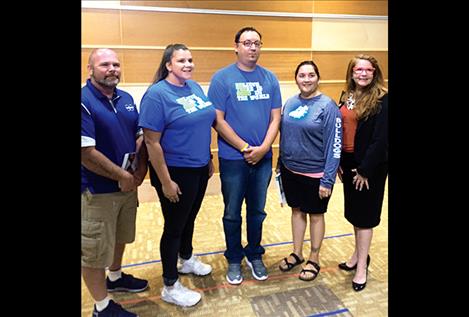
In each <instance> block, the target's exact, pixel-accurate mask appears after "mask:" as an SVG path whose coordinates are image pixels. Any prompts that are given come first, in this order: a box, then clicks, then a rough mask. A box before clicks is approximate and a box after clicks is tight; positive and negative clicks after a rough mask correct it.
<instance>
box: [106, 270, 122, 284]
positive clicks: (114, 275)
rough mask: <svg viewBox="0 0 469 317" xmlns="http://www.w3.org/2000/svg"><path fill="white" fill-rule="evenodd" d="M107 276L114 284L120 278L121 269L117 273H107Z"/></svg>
mask: <svg viewBox="0 0 469 317" xmlns="http://www.w3.org/2000/svg"><path fill="white" fill-rule="evenodd" d="M107 276H108V277H109V280H111V282H115V281H117V280H118V279H120V278H121V277H122V269H118V270H117V271H109V272H108V274H107Z"/></svg>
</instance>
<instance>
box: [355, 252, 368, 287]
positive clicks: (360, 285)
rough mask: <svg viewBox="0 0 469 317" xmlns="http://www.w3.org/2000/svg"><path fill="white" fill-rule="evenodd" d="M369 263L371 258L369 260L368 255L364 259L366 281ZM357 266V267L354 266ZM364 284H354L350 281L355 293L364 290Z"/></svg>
mask: <svg viewBox="0 0 469 317" xmlns="http://www.w3.org/2000/svg"><path fill="white" fill-rule="evenodd" d="M370 262H371V258H370V255H368V258H367V259H366V278H367V279H368V265H370ZM355 266H357V265H355ZM366 282H367V281H365V283H355V282H354V281H353V280H352V288H353V290H354V291H355V292H360V291H362V290H364V289H365V287H366Z"/></svg>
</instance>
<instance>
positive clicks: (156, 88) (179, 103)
mask: <svg viewBox="0 0 469 317" xmlns="http://www.w3.org/2000/svg"><path fill="white" fill-rule="evenodd" d="M214 120H215V108H214V107H213V105H212V103H211V102H210V101H209V100H208V99H207V96H205V93H204V91H203V90H202V88H201V87H200V85H199V84H197V83H196V82H195V81H193V80H187V81H186V83H185V85H184V86H183V87H179V86H175V85H173V84H171V83H169V82H168V81H167V80H161V81H159V82H158V83H156V84H153V85H152V86H150V88H148V90H147V91H146V92H145V94H144V95H143V97H142V101H141V103H140V117H139V126H140V127H141V128H147V129H150V130H153V131H156V132H161V139H160V144H161V147H162V149H163V154H164V158H165V160H166V164H167V165H168V166H175V167H201V166H205V165H207V164H208V161H209V160H210V142H211V127H212V124H213V121H214Z"/></svg>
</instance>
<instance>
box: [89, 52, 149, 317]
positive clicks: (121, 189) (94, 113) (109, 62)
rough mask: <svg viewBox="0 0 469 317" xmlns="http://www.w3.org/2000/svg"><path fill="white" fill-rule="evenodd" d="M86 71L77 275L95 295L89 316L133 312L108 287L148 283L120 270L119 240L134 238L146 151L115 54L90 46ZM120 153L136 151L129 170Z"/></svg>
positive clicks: (122, 316) (127, 316) (137, 288)
mask: <svg viewBox="0 0 469 317" xmlns="http://www.w3.org/2000/svg"><path fill="white" fill-rule="evenodd" d="M88 72H89V76H90V78H89V79H88V80H87V81H86V85H85V86H84V87H83V88H82V92H81V267H82V277H83V280H84V281H85V284H86V286H87V288H88V290H89V292H90V294H91V296H92V297H93V299H94V300H95V305H94V310H93V317H107V316H114V317H135V316H137V315H136V314H134V313H131V312H129V311H127V310H125V309H124V308H122V306H120V305H119V304H117V303H115V302H114V301H113V300H112V299H110V297H109V295H108V292H116V291H127V292H141V291H143V290H145V289H146V288H147V287H148V281H146V280H143V279H139V278H135V277H133V276H132V275H130V274H125V273H123V272H122V271H121V264H122V256H123V254H124V249H125V245H126V243H131V242H133V241H134V240H135V219H136V213H137V204H138V202H137V186H139V185H140V184H141V183H142V182H143V179H144V178H145V174H146V172H147V161H148V154H147V151H146V147H145V146H144V145H143V142H142V141H143V137H142V131H139V129H138V112H137V108H136V106H135V103H134V100H133V98H132V96H130V95H129V94H128V93H126V92H125V91H122V90H120V89H117V88H116V86H117V84H118V83H119V80H120V75H121V69H120V62H119V59H118V57H117V54H116V53H115V52H114V51H113V50H110V49H95V50H93V51H92V52H91V54H90V57H89V61H88ZM126 153H129V155H127V157H129V156H131V154H132V153H137V162H138V163H137V167H136V169H135V170H126V169H124V168H122V167H121V166H123V164H122V163H123V159H124V157H126V155H125V154H126ZM106 268H108V269H109V272H108V276H107V278H106V274H105V269H106Z"/></svg>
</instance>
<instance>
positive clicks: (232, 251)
mask: <svg viewBox="0 0 469 317" xmlns="http://www.w3.org/2000/svg"><path fill="white" fill-rule="evenodd" d="M219 163H220V179H221V191H222V193H223V202H224V203H225V210H224V213H223V229H224V231H225V242H226V251H225V257H226V259H227V260H228V263H241V261H242V260H243V258H244V256H246V257H247V258H248V260H250V261H252V260H255V259H260V258H261V257H262V254H264V253H265V250H264V248H263V247H262V246H261V240H262V223H263V222H264V219H265V217H266V216H267V214H266V212H265V211H264V207H265V201H266V197H267V187H269V183H270V178H271V177H272V158H263V159H262V160H261V161H259V162H258V163H257V164H256V165H251V164H248V163H247V162H246V161H245V160H225V159H222V158H220V159H219ZM244 199H246V217H247V218H246V219H247V220H246V223H247V240H248V244H247V245H246V247H244V248H243V246H242V245H241V225H242V222H243V221H242V217H241V207H242V204H243V200H244Z"/></svg>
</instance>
